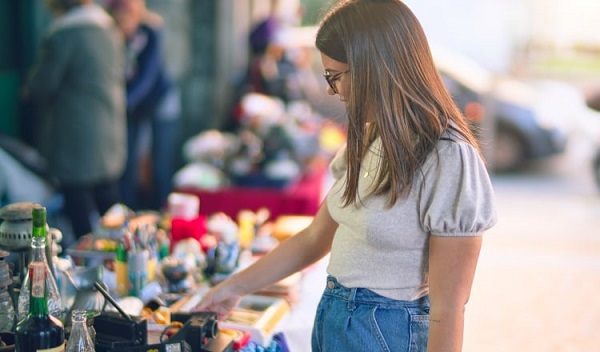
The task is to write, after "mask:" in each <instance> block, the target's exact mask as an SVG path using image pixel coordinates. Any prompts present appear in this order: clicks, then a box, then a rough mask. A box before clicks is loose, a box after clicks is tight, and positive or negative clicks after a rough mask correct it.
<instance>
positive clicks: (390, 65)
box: [316, 0, 479, 206]
mask: <svg viewBox="0 0 600 352" xmlns="http://www.w3.org/2000/svg"><path fill="white" fill-rule="evenodd" d="M316 46H317V48H318V49H319V51H321V52H322V53H323V54H325V55H327V56H329V57H331V58H333V59H334V60H336V61H340V62H343V63H346V64H348V66H349V68H350V72H349V75H350V82H351V83H350V86H349V89H350V91H349V92H344V96H345V97H346V99H347V102H348V103H347V113H348V141H347V156H346V158H347V160H346V161H347V164H348V169H347V183H346V188H345V190H344V204H345V205H348V204H351V203H353V202H355V201H356V200H357V189H358V180H359V178H360V163H361V160H362V157H363V156H364V153H365V151H366V148H365V146H367V145H368V144H369V138H370V133H368V132H367V129H366V125H367V122H368V121H372V122H374V123H373V125H374V131H373V132H374V133H375V135H376V136H378V137H380V138H381V142H382V149H383V150H382V153H383V158H382V164H381V165H379V167H380V168H379V169H380V170H382V172H379V174H378V178H377V184H378V186H377V187H375V189H374V190H373V194H376V195H381V194H385V193H388V194H389V198H388V203H387V204H388V206H391V205H393V204H394V203H395V202H396V200H397V199H398V198H399V197H402V196H405V195H406V194H407V193H408V192H409V191H410V189H411V186H412V182H413V179H414V177H415V175H416V173H417V172H418V171H419V169H420V167H421V166H422V165H423V163H424V162H425V160H426V158H427V156H428V155H429V154H430V153H431V152H432V151H433V150H434V149H435V145H436V143H437V142H438V141H439V140H440V137H441V135H442V133H443V132H444V131H445V130H446V129H448V128H450V127H451V128H453V129H456V132H457V133H458V134H459V135H460V136H461V138H462V139H464V140H465V141H467V142H468V143H471V144H472V145H473V146H475V147H476V148H477V149H479V146H478V142H477V140H476V138H475V137H474V136H473V135H472V133H471V131H470V129H469V126H468V124H467V122H466V121H465V119H464V117H463V116H462V114H461V112H460V110H459V109H458V108H457V106H456V104H455V103H454V101H453V100H452V97H451V96H450V94H449V93H448V91H447V90H446V88H445V86H444V84H443V82H442V79H441V77H440V75H439V73H438V71H437V69H436V67H435V64H434V62H433V58H432V55H431V51H430V49H429V45H428V43H427V38H426V36H425V33H424V32H423V29H422V27H421V25H420V23H419V21H418V20H417V18H416V17H415V16H414V14H413V13H412V11H411V10H410V9H409V8H408V7H407V6H406V5H404V4H403V3H402V2H401V1H398V0H345V1H338V2H336V4H335V5H334V7H333V8H332V9H331V10H330V11H329V13H328V14H327V15H325V17H324V19H323V20H322V22H321V25H320V27H319V30H318V32H317V37H316ZM369 117H370V118H369ZM450 121H452V122H454V123H453V124H452V126H450V125H451V124H450Z"/></svg>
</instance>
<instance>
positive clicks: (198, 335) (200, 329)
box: [168, 312, 219, 352]
mask: <svg viewBox="0 0 600 352" xmlns="http://www.w3.org/2000/svg"><path fill="white" fill-rule="evenodd" d="M171 321H178V322H181V323H183V327H182V328H181V329H179V331H177V333H175V335H173V336H171V338H170V339H169V340H168V342H177V341H186V342H187V343H188V344H189V345H190V346H191V348H192V352H208V351H213V349H208V347H209V345H210V344H211V342H212V341H213V339H215V338H216V337H217V334H218V333H219V324H218V322H217V315H216V314H215V313H211V312H194V313H178V312H176V313H172V314H171Z"/></svg>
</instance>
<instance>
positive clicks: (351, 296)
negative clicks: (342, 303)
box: [347, 287, 357, 311]
mask: <svg viewBox="0 0 600 352" xmlns="http://www.w3.org/2000/svg"><path fill="white" fill-rule="evenodd" d="M356 290H357V288H356V287H353V288H351V289H350V294H349V295H348V305H347V308H348V310H349V311H353V310H354V309H355V308H356V304H355V303H354V299H355V298H356Z"/></svg>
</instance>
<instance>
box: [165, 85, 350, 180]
mask: <svg viewBox="0 0 600 352" xmlns="http://www.w3.org/2000/svg"><path fill="white" fill-rule="evenodd" d="M240 110H241V111H240V121H239V122H240V128H239V129H238V130H237V131H235V132H223V131H217V130H208V131H204V132H202V133H200V134H198V135H196V136H194V137H192V138H190V139H189V140H188V141H187V142H186V143H185V144H184V147H183V153H184V158H185V159H186V162H187V164H186V165H185V166H184V167H183V168H182V169H180V170H179V171H178V172H177V173H176V174H175V176H174V180H173V182H174V187H175V188H188V187H191V188H197V189H207V190H216V189H219V188H221V187H224V186H228V185H234V186H249V187H253V186H256V187H276V188H283V187H285V186H286V185H288V184H289V183H290V182H293V181H294V180H297V179H298V178H299V177H300V175H301V173H302V170H303V169H304V168H305V167H306V165H308V164H309V163H311V162H312V161H314V160H315V159H319V158H321V159H328V158H329V157H331V155H332V154H333V153H334V152H335V149H336V148H337V147H339V146H340V145H341V143H343V141H344V140H345V131H344V130H343V128H342V127H341V126H338V125H336V124H334V123H333V122H331V121H330V120H327V119H325V118H323V117H322V116H321V115H319V114H318V113H316V112H314V111H313V109H312V108H311V107H310V105H309V104H308V103H306V102H303V101H296V102H292V103H288V104H287V105H286V104H284V103H283V101H282V100H280V99H279V98H277V97H273V96H268V95H264V94H259V93H248V94H246V95H245V96H244V97H243V99H242V100H241V104H240ZM332 145H333V146H334V147H331V146H332Z"/></svg>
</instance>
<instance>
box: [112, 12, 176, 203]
mask: <svg viewBox="0 0 600 352" xmlns="http://www.w3.org/2000/svg"><path fill="white" fill-rule="evenodd" d="M104 5H105V6H106V8H107V10H108V11H109V13H110V14H111V15H112V16H113V17H114V18H115V20H116V22H117V24H118V26H119V28H120V29H121V31H122V32H123V34H124V36H125V39H126V54H125V57H126V63H125V71H124V74H125V78H126V81H127V136H128V148H127V150H128V152H127V166H126V168H125V173H124V174H123V178H122V179H121V192H122V195H123V201H124V203H125V204H126V205H127V206H129V207H131V208H132V209H139V208H151V209H161V208H162V207H163V206H164V203H165V201H166V199H167V196H168V194H169V193H170V191H171V187H172V177H173V173H174V168H175V165H174V157H175V153H176V150H175V148H176V146H177V135H178V128H179V119H180V111H181V106H180V95H179V90H178V88H177V86H176V85H175V84H174V82H173V81H172V79H171V77H170V75H169V73H168V72H167V68H166V64H165V61H164V59H163V55H164V52H163V50H164V47H163V39H162V36H163V20H162V18H161V17H160V16H159V15H158V14H156V13H154V12H151V11H150V10H149V9H148V8H147V7H146V3H145V1H144V0H105V2H104ZM148 126H149V127H150V131H151V136H150V141H151V142H150V153H149V154H150V158H149V163H150V165H149V166H150V170H151V172H150V176H151V177H150V181H149V182H146V183H150V186H148V185H146V187H144V185H143V182H142V179H143V178H142V177H140V175H141V171H143V164H142V161H143V153H142V146H143V145H142V143H141V141H143V134H144V131H145V130H144V128H145V127H148ZM146 130H147V129H146Z"/></svg>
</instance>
